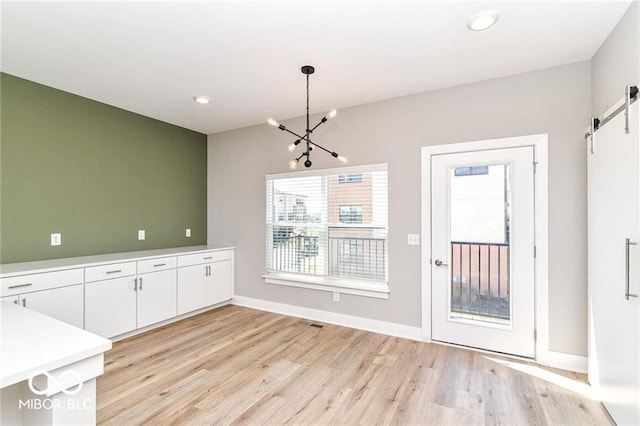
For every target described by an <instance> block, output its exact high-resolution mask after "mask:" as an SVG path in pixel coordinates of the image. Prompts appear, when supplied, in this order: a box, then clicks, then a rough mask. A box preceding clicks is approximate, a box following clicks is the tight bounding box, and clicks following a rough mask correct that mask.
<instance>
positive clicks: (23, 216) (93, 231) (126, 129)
mask: <svg viewBox="0 0 640 426" xmlns="http://www.w3.org/2000/svg"><path fill="white" fill-rule="evenodd" d="M96 84H99V82H96ZM0 108H1V109H0V114H1V115H0V118H1V122H0V126H1V131H0V167H1V168H0V262H1V263H13V262H24V261H32V260H42V259H54V258H60V257H74V256H85V255H92V254H104V253H115V252H125V251H135V250H148V249H156V248H166V247H180V246H191V245H200V244H206V241H207V229H206V226H207V137H206V135H204V134H201V133H197V132H194V131H191V130H187V129H184V128H181V127H177V126H174V125H171V124H168V123H164V122H162V121H158V120H154V119H151V118H148V117H144V116H141V115H138V114H134V113H131V112H128V111H125V110H122V109H119V108H115V107H112V106H109V105H105V104H102V103H99V102H96V101H92V100H89V99H86V98H83V97H80V96H76V95H72V94H70V93H67V92H63V91H60V90H56V89H53V88H51V87H47V86H43V85H40V84H36V83H33V82H30V81H27V80H23V79H21V78H17V77H14V76H11V75H8V74H4V73H1V74H0ZM186 228H190V229H191V238H187V237H186V236H185V229H186ZM139 229H144V230H145V231H146V239H145V240H144V241H138V238H137V234H138V233H137V231H138V230H139ZM52 233H61V234H62V245H61V246H51V244H50V242H51V241H50V240H51V234H52Z"/></svg>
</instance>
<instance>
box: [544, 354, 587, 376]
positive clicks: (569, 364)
mask: <svg viewBox="0 0 640 426" xmlns="http://www.w3.org/2000/svg"><path fill="white" fill-rule="evenodd" d="M536 362H537V363H538V364H540V365H547V366H549V367H553V368H559V369H560V370H567V371H575V372H576V373H582V374H587V366H588V358H587V357H586V356H580V355H573V354H565V353H563V352H554V351H547V352H546V353H545V354H544V356H538V358H537V359H536Z"/></svg>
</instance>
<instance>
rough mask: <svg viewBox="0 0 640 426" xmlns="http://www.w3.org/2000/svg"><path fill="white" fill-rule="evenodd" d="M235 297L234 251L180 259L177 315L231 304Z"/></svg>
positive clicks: (202, 254) (187, 256) (180, 257)
mask: <svg viewBox="0 0 640 426" xmlns="http://www.w3.org/2000/svg"><path fill="white" fill-rule="evenodd" d="M182 265H184V266H182ZM232 296H233V252H232V251H231V250H228V251H217V252H213V253H198V254H191V255H185V256H179V257H178V315H182V314H185V313H188V312H192V311H195V310H197V309H201V308H205V307H207V306H211V305H215V304H217V303H221V302H224V301H227V300H230V299H231V297H232Z"/></svg>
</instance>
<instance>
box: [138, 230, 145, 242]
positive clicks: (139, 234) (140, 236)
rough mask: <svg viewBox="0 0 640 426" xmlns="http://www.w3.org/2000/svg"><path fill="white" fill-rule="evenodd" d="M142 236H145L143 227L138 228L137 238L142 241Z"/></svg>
mask: <svg viewBox="0 0 640 426" xmlns="http://www.w3.org/2000/svg"><path fill="white" fill-rule="evenodd" d="M144 238H145V232H144V229H140V230H139V231H138V240H140V241H142V240H144Z"/></svg>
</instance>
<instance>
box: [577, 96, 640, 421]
mask: <svg viewBox="0 0 640 426" xmlns="http://www.w3.org/2000/svg"><path fill="white" fill-rule="evenodd" d="M638 104H640V102H636V103H635V104H634V105H632V107H631V115H630V124H631V125H630V133H629V134H626V133H625V131H624V127H625V126H624V114H623V113H622V114H618V115H617V116H616V117H615V118H614V119H612V120H611V121H610V122H608V123H607V124H605V125H604V126H603V127H602V128H601V129H600V130H598V131H597V132H596V134H595V151H594V153H589V154H587V156H588V182H589V184H588V200H589V201H588V212H589V216H588V217H589V225H588V259H589V263H588V264H589V307H588V309H589V381H590V383H591V384H592V385H593V386H594V387H595V388H596V389H598V390H599V392H600V396H601V398H602V401H603V403H604V405H605V406H606V407H607V409H608V410H609V413H610V414H611V416H612V417H613V419H614V420H615V421H616V423H618V424H620V425H627V424H629V425H631V424H633V425H637V424H640V389H639V388H640V370H639V367H640V344H639V339H640V310H639V306H640V302H639V301H638V298H637V297H635V296H627V293H631V294H633V295H637V294H638V292H639V291H640V289H639V288H638V282H639V278H640V275H639V274H640V262H639V260H640V246H639V245H638V244H640V217H639V214H640V208H639V206H640V195H639V193H640V169H639V164H640V163H639V161H638V159H639V155H640V151H639V149H638V144H639V143H640V119H639V116H638ZM627 285H628V288H627ZM627 289H628V291H627Z"/></svg>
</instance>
